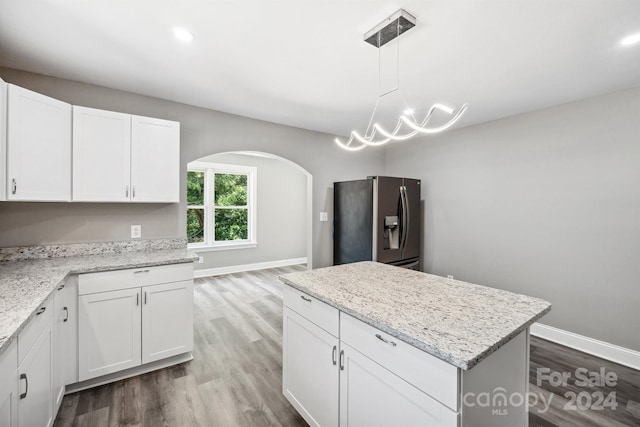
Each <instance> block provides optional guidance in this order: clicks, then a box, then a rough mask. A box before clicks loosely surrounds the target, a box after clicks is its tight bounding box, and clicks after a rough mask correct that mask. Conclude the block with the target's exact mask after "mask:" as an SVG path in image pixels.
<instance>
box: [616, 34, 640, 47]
mask: <svg viewBox="0 0 640 427" xmlns="http://www.w3.org/2000/svg"><path fill="white" fill-rule="evenodd" d="M638 42H640V33H635V34H631V35H630V36H627V37H625V38H623V39H622V40H620V44H621V45H623V46H630V45H632V44H636V43H638Z"/></svg>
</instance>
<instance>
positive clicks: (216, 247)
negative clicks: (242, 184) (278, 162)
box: [187, 161, 258, 252]
mask: <svg viewBox="0 0 640 427" xmlns="http://www.w3.org/2000/svg"><path fill="white" fill-rule="evenodd" d="M187 171H188V172H204V173H205V178H204V179H205V192H204V206H202V208H204V218H205V224H204V242H201V243H189V244H188V245H187V247H188V248H189V249H194V250H198V251H201V252H209V251H220V250H228V249H247V248H255V247H256V246H258V241H257V230H256V223H257V217H258V214H257V198H258V197H257V195H258V186H257V181H258V180H257V175H258V168H256V167H255V166H241V165H228V164H223V163H210V162H199V161H194V162H190V163H189V164H187ZM216 173H229V174H242V175H247V216H248V224H247V226H248V230H247V234H248V239H246V240H231V241H221V242H216V241H215V240H214V239H215V215H214V209H215V207H214V205H213V200H212V196H213V194H212V192H211V191H206V190H207V189H208V188H209V187H210V186H214V185H215V184H214V175H215V174H216ZM199 207H201V206H189V205H187V209H191V208H199Z"/></svg>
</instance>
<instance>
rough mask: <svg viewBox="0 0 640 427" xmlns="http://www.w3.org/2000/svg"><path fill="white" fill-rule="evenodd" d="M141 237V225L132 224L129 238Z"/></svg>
mask: <svg viewBox="0 0 640 427" xmlns="http://www.w3.org/2000/svg"><path fill="white" fill-rule="evenodd" d="M140 237H142V226H140V225H132V226H131V238H132V239H139V238H140Z"/></svg>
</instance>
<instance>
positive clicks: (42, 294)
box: [0, 248, 197, 355]
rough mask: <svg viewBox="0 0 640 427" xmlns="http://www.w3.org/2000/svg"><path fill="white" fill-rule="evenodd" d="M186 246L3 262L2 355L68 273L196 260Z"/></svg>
mask: <svg viewBox="0 0 640 427" xmlns="http://www.w3.org/2000/svg"><path fill="white" fill-rule="evenodd" d="M194 260H197V256H196V255H194V254H193V253H191V252H189V251H188V250H187V249H186V248H183V249H163V250H153V251H132V252H123V253H116V254H105V255H86V256H72V257H66V258H50V259H29V260H20V261H3V262H0V355H2V354H3V353H4V351H5V349H6V348H8V347H9V344H11V342H12V341H13V340H14V339H15V338H16V337H17V336H18V333H19V332H20V331H21V330H22V329H23V328H24V327H25V326H26V325H27V323H28V322H29V320H30V319H31V318H32V317H34V316H35V312H36V310H37V309H38V308H39V307H40V305H42V303H43V302H45V301H46V300H47V299H48V298H49V297H50V296H51V295H52V294H53V291H54V290H55V289H56V288H57V287H58V286H59V285H60V284H62V283H63V282H64V280H65V279H66V278H67V276H69V275H71V274H78V273H92V272H97V271H110V270H121V269H126V268H139V267H150V266H157V265H167V264H180V263H186V262H193V261H194Z"/></svg>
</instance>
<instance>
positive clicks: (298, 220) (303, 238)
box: [187, 151, 313, 277]
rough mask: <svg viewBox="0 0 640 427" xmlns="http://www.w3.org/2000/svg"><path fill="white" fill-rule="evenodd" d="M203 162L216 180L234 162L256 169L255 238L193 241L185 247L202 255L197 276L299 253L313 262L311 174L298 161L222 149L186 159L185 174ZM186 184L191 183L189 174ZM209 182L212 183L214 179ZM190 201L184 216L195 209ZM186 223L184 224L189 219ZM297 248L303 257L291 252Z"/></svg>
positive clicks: (284, 261) (275, 262) (273, 262)
mask: <svg viewBox="0 0 640 427" xmlns="http://www.w3.org/2000/svg"><path fill="white" fill-rule="evenodd" d="M208 165H210V166H211V167H212V168H217V169H216V170H218V171H219V172H220V174H221V175H219V174H217V173H216V174H215V175H213V176H218V177H220V178H219V182H222V177H224V176H226V175H222V174H223V173H224V170H234V169H233V168H236V170H241V169H238V168H243V167H248V168H254V169H255V170H257V173H256V184H255V185H256V189H255V193H256V194H257V196H256V200H257V203H256V207H255V217H256V224H255V226H256V228H257V240H256V244H253V245H252V244H251V242H250V241H245V242H246V243H245V244H242V242H238V243H240V244H238V245H236V244H235V243H236V242H230V243H231V244H230V245H224V244H222V245H218V243H219V242H214V243H213V245H207V243H206V242H202V241H201V240H199V241H198V242H194V243H192V244H191V245H190V249H192V250H193V251H194V252H196V253H197V254H198V255H199V256H200V257H201V262H202V265H199V264H196V276H197V277H204V276H209V275H217V274H225V273H232V272H238V271H247V270H255V269H262V268H270V267H278V266H284V265H291V263H294V262H299V261H301V260H302V259H304V261H306V264H307V268H309V269H310V268H311V266H312V265H313V264H312V262H313V246H312V188H313V177H312V175H311V174H310V173H309V172H308V171H307V170H306V169H304V168H303V167H302V166H300V165H298V164H297V163H295V162H292V161H291V160H289V159H286V158H283V157H281V156H277V155H274V154H271V153H265V152H259V151H226V152H220V153H215V154H211V155H207V156H204V157H201V158H199V159H196V160H194V161H192V162H190V163H189V168H188V169H190V170H191V171H192V172H190V173H189V176H192V175H193V173H194V171H195V170H200V171H202V170H204V169H203V168H206V167H207V166H208ZM198 168H200V169H198ZM209 172H214V171H209ZM216 182H218V181H216ZM187 185H190V181H189V180H188V183H187ZM220 185H222V184H220ZM210 187H211V188H213V187H214V184H211V185H210ZM216 187H217V186H216ZM192 207H193V206H191V205H189V206H188V207H187V208H188V216H189V214H190V212H193V211H196V210H195V209H192ZM212 210H214V209H209V211H210V212H211V211H212ZM216 211H217V209H216ZM221 211H222V209H221ZM216 215H217V213H216ZM187 223H188V226H189V220H188V221H187ZM211 228H215V227H211ZM300 245H303V249H296V248H300ZM236 249H237V250H236ZM300 251H302V254H303V257H299V255H295V256H293V258H292V257H291V256H292V254H299V252H300ZM274 257H275V258H274ZM278 257H280V258H281V259H278Z"/></svg>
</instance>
